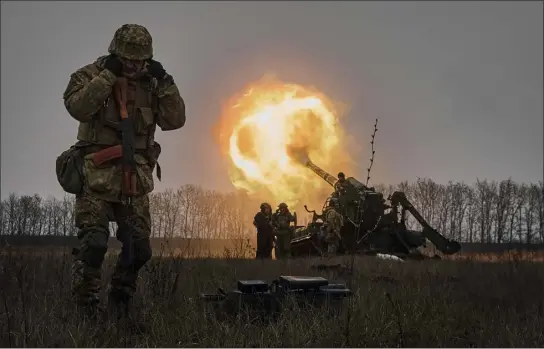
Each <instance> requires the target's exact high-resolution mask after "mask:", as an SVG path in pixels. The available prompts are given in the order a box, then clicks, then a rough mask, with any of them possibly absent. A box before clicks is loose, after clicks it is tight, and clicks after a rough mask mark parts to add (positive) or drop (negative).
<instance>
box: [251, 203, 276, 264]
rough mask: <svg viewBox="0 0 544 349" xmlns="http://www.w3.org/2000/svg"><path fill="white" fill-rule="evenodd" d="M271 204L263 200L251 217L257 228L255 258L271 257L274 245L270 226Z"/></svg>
mask: <svg viewBox="0 0 544 349" xmlns="http://www.w3.org/2000/svg"><path fill="white" fill-rule="evenodd" d="M271 220H272V206H270V205H269V204H268V203H266V202H264V203H262V204H261V211H260V212H257V214H256V215H255V218H254V219H253V225H254V226H255V227H256V228H257V255H256V258H261V259H263V258H266V259H270V258H272V248H273V247H274V231H273V227H272V221H271Z"/></svg>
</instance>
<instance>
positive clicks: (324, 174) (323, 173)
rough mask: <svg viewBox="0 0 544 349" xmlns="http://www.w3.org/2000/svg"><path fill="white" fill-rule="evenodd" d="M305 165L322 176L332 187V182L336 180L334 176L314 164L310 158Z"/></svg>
mask: <svg viewBox="0 0 544 349" xmlns="http://www.w3.org/2000/svg"><path fill="white" fill-rule="evenodd" d="M305 165H306V167H308V168H309V169H310V170H312V171H313V172H314V173H315V174H317V175H318V176H319V177H321V178H323V179H324V180H325V182H327V183H329V184H330V185H331V187H334V184H335V183H336V181H337V179H336V177H334V176H333V175H331V174H330V173H328V172H327V171H325V170H323V169H322V168H321V167H319V166H317V165H316V164H314V163H313V162H312V161H311V160H307V161H306V164H305Z"/></svg>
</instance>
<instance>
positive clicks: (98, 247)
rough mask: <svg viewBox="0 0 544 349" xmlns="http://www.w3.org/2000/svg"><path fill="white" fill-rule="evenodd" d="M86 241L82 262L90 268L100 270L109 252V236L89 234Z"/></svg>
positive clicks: (81, 254) (82, 251)
mask: <svg viewBox="0 0 544 349" xmlns="http://www.w3.org/2000/svg"><path fill="white" fill-rule="evenodd" d="M84 241H85V242H84V244H83V248H82V249H81V251H80V256H81V260H82V261H83V262H85V264H87V265H88V266H90V267H93V268H100V267H101V266H102V263H103V262H104V257H105V255H106V252H107V251H108V236H107V235H106V234H105V233H103V232H88V233H87V235H86V236H85V238H84Z"/></svg>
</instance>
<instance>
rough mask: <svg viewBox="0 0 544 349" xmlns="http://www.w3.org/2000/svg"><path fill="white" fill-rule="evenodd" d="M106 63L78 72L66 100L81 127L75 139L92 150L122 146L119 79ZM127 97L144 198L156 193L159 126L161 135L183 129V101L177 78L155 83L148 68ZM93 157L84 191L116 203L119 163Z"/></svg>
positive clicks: (86, 165) (87, 161) (131, 81)
mask: <svg viewBox="0 0 544 349" xmlns="http://www.w3.org/2000/svg"><path fill="white" fill-rule="evenodd" d="M105 58H106V56H103V57H100V58H98V59H97V60H96V61H95V62H93V63H91V64H88V65H86V66H84V67H82V68H80V69H78V70H77V71H76V72H74V73H73V74H72V75H71V76H70V81H69V82H68V86H67V87H66V90H65V91H64V95H63V99H64V105H65V107H66V110H67V111H68V113H69V114H70V115H71V116H72V117H73V118H74V119H76V120H77V121H79V123H80V124H79V129H78V134H77V139H78V140H79V141H81V142H83V143H87V144H91V145H93V146H92V147H91V148H93V151H96V150H99V149H102V148H107V147H110V146H113V145H118V144H121V142H122V139H121V132H119V131H120V116H119V111H118V110H117V106H116V103H115V100H114V98H113V94H112V89H113V85H114V84H115V82H116V80H117V77H116V76H115V75H114V74H113V73H111V72H110V71H108V70H105V69H104V68H103V66H104V62H105ZM127 97H128V101H127V110H128V113H129V117H131V118H132V119H133V123H134V133H135V149H136V152H137V154H136V156H135V160H136V163H137V176H138V181H137V182H138V186H139V187H138V188H137V190H138V194H139V195H144V194H147V193H149V192H151V191H152V190H153V189H154V183H153V175H152V170H153V167H154V162H153V160H156V159H152V158H150V157H149V156H148V155H149V153H152V154H155V153H156V152H152V151H151V149H154V147H156V146H158V144H155V141H154V135H155V130H156V126H157V125H158V126H159V127H160V128H161V129H162V130H163V131H169V130H176V129H179V128H181V127H183V125H184V124H185V118H186V117H185V102H184V101H183V98H182V97H181V96H180V93H179V91H178V88H177V86H176V84H175V83H174V82H173V79H165V80H163V81H157V80H156V79H154V78H151V77H150V76H149V74H148V73H147V69H146V66H144V67H143V69H142V70H141V71H140V72H139V73H138V74H137V75H136V76H134V77H132V78H129V79H128V91H127ZM95 149H96V150H95ZM159 149H160V148H159ZM159 152H160V150H159ZM89 156H90V154H89V155H87V156H86V157H85V160H84V163H83V177H84V188H85V191H86V192H88V193H92V194H93V195H95V196H98V197H100V198H102V199H104V200H107V201H112V202H118V201H119V199H120V196H121V187H122V177H121V169H120V166H119V164H120V162H119V161H115V160H114V161H111V162H110V163H109V166H107V165H106V166H105V165H101V166H95V165H94V164H93V163H92V161H91V160H90V158H89ZM157 157H158V154H157Z"/></svg>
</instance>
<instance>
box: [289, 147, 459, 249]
mask: <svg viewBox="0 0 544 349" xmlns="http://www.w3.org/2000/svg"><path fill="white" fill-rule="evenodd" d="M298 160H299V162H300V163H301V164H302V165H304V166H305V167H307V168H308V169H310V170H312V171H313V172H314V173H315V174H317V175H318V176H319V177H321V178H323V179H324V180H325V181H326V182H327V183H329V184H330V185H331V187H333V188H335V191H334V192H333V193H332V194H331V195H330V196H329V197H328V198H327V199H326V201H325V203H324V205H323V208H322V214H318V213H316V212H315V210H312V211H310V210H308V208H307V206H306V205H305V206H304V208H305V209H306V211H307V212H309V213H312V214H313V217H312V221H311V222H310V223H308V224H307V225H306V226H297V227H295V229H294V232H293V238H292V239H291V251H292V255H293V257H296V256H309V255H323V254H324V252H325V251H327V245H326V243H325V239H324V237H325V234H324V225H325V222H324V220H325V217H324V214H323V213H324V211H325V210H326V208H327V207H328V206H329V203H330V200H331V199H333V198H335V199H336V200H337V202H338V203H339V211H340V212H339V213H341V214H342V216H343V218H344V225H343V227H342V229H341V231H340V236H341V241H340V246H339V249H338V253H339V254H346V253H364V254H371V255H375V254H378V253H385V254H391V255H395V256H398V257H400V258H403V259H405V258H411V259H424V258H426V257H427V256H425V255H424V254H422V253H421V251H420V249H419V247H425V246H426V241H427V240H429V241H430V242H431V243H433V244H434V246H435V247H436V249H438V250H439V251H440V252H442V253H444V254H447V255H450V254H454V253H457V252H458V251H459V250H460V249H461V245H460V244H459V243H458V242H457V241H453V240H449V239H447V238H446V237H444V236H443V235H442V234H440V233H439V232H438V231H436V230H435V229H433V228H432V227H431V226H430V225H429V224H428V223H427V221H425V219H424V218H423V217H422V216H421V214H420V213H419V212H418V210H417V209H416V208H415V207H414V206H413V205H412V203H411V202H410V201H409V200H408V198H407V197H406V195H405V194H404V193H403V192H400V191H396V192H394V193H393V194H391V195H390V196H389V197H388V198H387V201H389V202H387V201H386V200H385V199H384V197H383V194H382V193H379V192H377V191H376V190H375V189H374V188H369V187H367V186H365V185H364V184H362V183H361V182H359V181H358V180H356V179H355V178H353V177H348V178H346V179H345V183H346V184H344V185H343V186H342V191H341V192H339V190H337V188H336V186H337V184H338V183H337V182H338V180H337V179H336V177H334V176H332V175H331V174H329V173H328V172H326V171H324V170H323V169H321V168H320V167H319V166H317V165H316V164H314V163H313V162H312V161H311V160H310V159H309V158H308V157H307V156H303V157H300V154H299V156H298ZM399 209H400V212H399ZM407 212H409V213H410V214H411V215H412V216H413V217H414V218H415V219H416V221H417V222H418V223H419V224H420V225H421V226H422V230H421V231H417V230H409V229H407V227H406V213H407ZM399 213H400V214H399ZM435 257H437V256H435Z"/></svg>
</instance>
